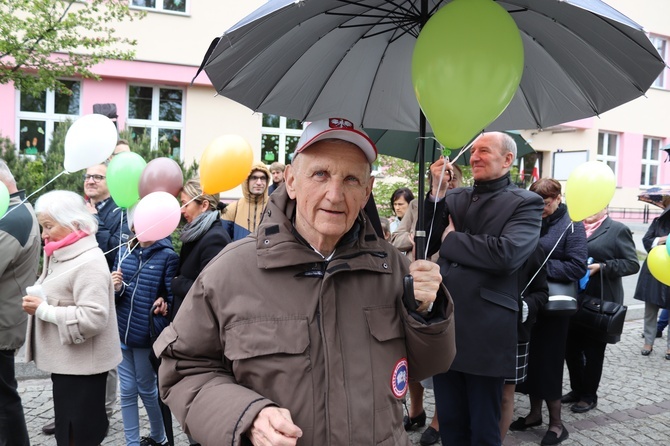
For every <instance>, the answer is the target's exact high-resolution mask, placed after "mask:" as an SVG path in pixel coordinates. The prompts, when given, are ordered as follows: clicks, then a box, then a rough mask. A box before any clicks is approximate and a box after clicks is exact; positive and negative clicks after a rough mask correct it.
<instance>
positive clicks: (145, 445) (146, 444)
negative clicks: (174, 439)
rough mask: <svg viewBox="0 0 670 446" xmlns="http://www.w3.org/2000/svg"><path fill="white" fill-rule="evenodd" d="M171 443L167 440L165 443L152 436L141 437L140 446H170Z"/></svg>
mask: <svg viewBox="0 0 670 446" xmlns="http://www.w3.org/2000/svg"><path fill="white" fill-rule="evenodd" d="M168 445H169V443H168V441H167V440H165V441H164V442H163V443H159V442H157V441H156V440H154V439H153V438H151V437H142V438H141V439H140V446H168Z"/></svg>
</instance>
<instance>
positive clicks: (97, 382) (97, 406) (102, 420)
mask: <svg viewBox="0 0 670 446" xmlns="http://www.w3.org/2000/svg"><path fill="white" fill-rule="evenodd" d="M51 382H52V383H53V386H52V388H53V397H54V415H55V422H56V444H57V445H58V446H70V445H72V444H74V446H92V445H97V444H100V443H102V440H104V439H105V435H106V434H107V428H108V427H109V421H108V420H107V412H106V411H105V393H106V389H107V372H105V373H99V374H97V375H59V374H56V373H52V374H51ZM71 440H72V441H71Z"/></svg>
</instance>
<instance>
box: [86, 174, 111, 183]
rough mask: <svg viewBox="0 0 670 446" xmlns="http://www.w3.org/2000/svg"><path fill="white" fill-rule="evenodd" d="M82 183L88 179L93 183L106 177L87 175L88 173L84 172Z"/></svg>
mask: <svg viewBox="0 0 670 446" xmlns="http://www.w3.org/2000/svg"><path fill="white" fill-rule="evenodd" d="M83 178H84V183H85V182H87V181H88V180H93V182H94V183H99V182H101V181H102V180H104V179H105V178H107V177H106V176H104V175H89V174H84V176H83Z"/></svg>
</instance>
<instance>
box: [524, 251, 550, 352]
mask: <svg viewBox="0 0 670 446" xmlns="http://www.w3.org/2000/svg"><path fill="white" fill-rule="evenodd" d="M545 258H546V255H545V254H544V250H543V249H542V247H541V246H540V245H539V244H538V245H537V248H536V249H535V251H533V253H532V254H531V255H530V257H528V260H526V263H525V264H524V266H523V267H522V268H521V271H520V272H519V290H521V291H523V289H524V288H525V289H526V291H525V292H523V294H522V297H523V300H524V301H525V302H526V305H528V319H526V322H523V323H522V322H521V311H522V310H521V306H519V325H518V336H519V340H518V342H528V341H530V332H531V329H532V328H533V324H534V323H535V321H536V320H537V315H538V313H539V312H540V310H541V309H542V307H543V306H544V304H546V303H547V301H548V300H549V290H548V288H547V271H546V270H545V268H544V266H543V265H542V262H544V259H545ZM536 273H537V274H536ZM533 276H535V277H533ZM531 279H532V280H533V281H532V282H531V281H530V280H531ZM529 282H530V283H529ZM526 285H528V287H526ZM519 304H521V300H519Z"/></svg>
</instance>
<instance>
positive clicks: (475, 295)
mask: <svg viewBox="0 0 670 446" xmlns="http://www.w3.org/2000/svg"><path fill="white" fill-rule="evenodd" d="M434 205H435V203H433V202H432V201H430V200H426V204H425V210H426V223H427V224H426V225H425V227H426V228H429V227H430V221H431V218H432V216H433V208H434ZM543 207H544V204H543V202H542V198H541V197H540V196H539V195H537V194H535V193H533V192H529V191H527V190H525V189H520V188H518V187H516V186H515V185H514V184H512V182H511V181H510V178H509V175H505V176H503V177H501V178H499V179H497V180H493V181H487V182H479V183H476V184H475V186H474V187H466V188H457V189H453V190H450V191H449V192H447V196H446V197H445V199H444V200H442V201H440V202H438V203H437V211H436V213H435V215H436V218H435V221H434V223H433V229H432V234H431V238H430V240H429V241H428V246H429V252H428V254H429V256H430V255H432V254H433V253H435V252H436V251H437V250H438V248H439V253H440V257H439V259H438V262H437V263H438V264H439V265H440V273H441V274H442V279H443V281H444V284H445V285H446V287H447V289H448V290H449V293H450V294H451V296H452V298H453V300H454V321H455V324H456V358H455V359H454V362H453V365H452V367H451V369H452V370H455V371H459V372H464V373H470V374H475V375H482V376H492V377H508V376H514V370H515V358H516V344H517V321H518V311H519V293H520V291H521V290H520V289H519V279H518V271H519V269H520V268H521V267H522V266H523V264H524V262H525V261H526V259H528V257H529V256H530V255H531V254H532V253H533V251H534V250H535V248H536V246H537V243H538V239H539V237H540V224H541V219H542V218H541V216H542V209H543ZM449 215H451V217H452V219H453V222H454V226H455V229H456V230H455V231H454V232H451V233H450V234H449V235H448V236H447V237H446V238H445V239H444V241H443V242H440V239H441V236H442V233H443V232H444V229H445V228H446V227H447V225H448V224H449V219H448V217H449Z"/></svg>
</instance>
